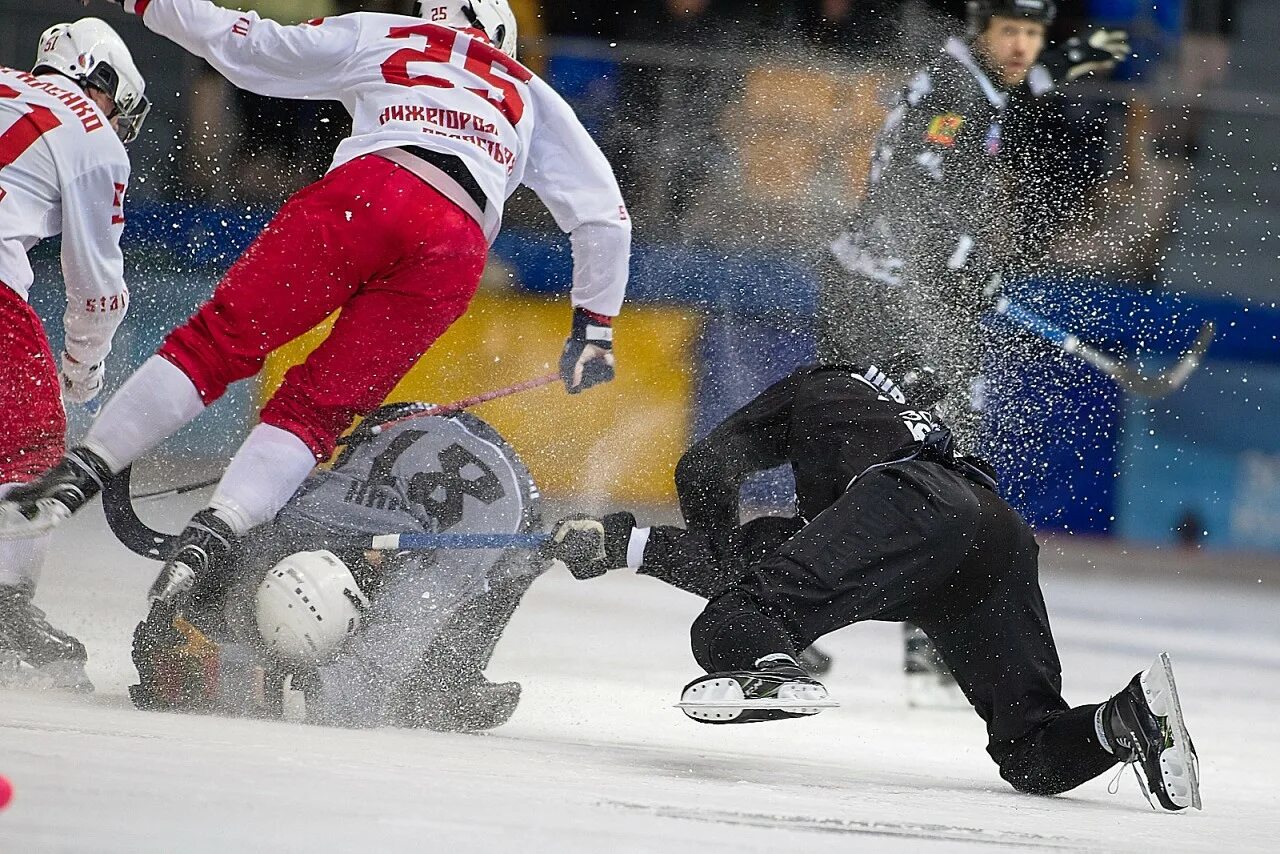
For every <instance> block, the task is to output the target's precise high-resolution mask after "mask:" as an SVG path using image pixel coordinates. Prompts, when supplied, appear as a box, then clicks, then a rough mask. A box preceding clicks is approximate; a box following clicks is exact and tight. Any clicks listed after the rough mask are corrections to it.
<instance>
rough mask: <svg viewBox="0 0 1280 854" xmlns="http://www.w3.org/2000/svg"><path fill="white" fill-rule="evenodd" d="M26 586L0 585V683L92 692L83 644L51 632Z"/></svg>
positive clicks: (65, 634) (69, 636) (29, 588)
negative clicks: (85, 668) (85, 669)
mask: <svg viewBox="0 0 1280 854" xmlns="http://www.w3.org/2000/svg"><path fill="white" fill-rule="evenodd" d="M31 596H32V591H31V587H30V586H29V585H26V584H19V585H10V584H0V684H4V685H8V686H11V687H23V688H62V689H70V690H73V691H92V690H93V683H92V682H90V681H89V677H88V676H86V675H85V672H84V665H85V661H87V660H88V655H87V654H86V653H85V649H84V644H82V643H80V641H78V640H76V639H75V638H74V637H72V636H71V635H69V634H67V633H66V632H64V631H60V630H58V629H55V628H54V627H53V626H51V625H49V621H48V620H47V619H45V614H44V611H41V610H40V609H39V608H37V607H36V606H35V605H34V604H32V602H31Z"/></svg>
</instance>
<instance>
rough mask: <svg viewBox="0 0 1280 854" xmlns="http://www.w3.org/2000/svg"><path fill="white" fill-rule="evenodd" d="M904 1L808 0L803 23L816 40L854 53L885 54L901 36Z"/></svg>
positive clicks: (807, 33) (864, 54)
mask: <svg viewBox="0 0 1280 854" xmlns="http://www.w3.org/2000/svg"><path fill="white" fill-rule="evenodd" d="M902 5H903V4H902V0H807V2H805V3H804V4H803V5H802V6H801V26H802V27H803V28H804V31H805V34H806V35H807V37H808V38H809V39H810V40H812V41H813V42H815V43H817V44H820V45H823V46H826V47H830V48H834V49H836V50H839V51H842V52H845V53H849V54H851V55H853V56H858V57H866V56H884V55H888V53H889V52H890V51H891V50H892V48H893V45H895V44H896V43H897V42H898V40H899V37H900V33H901V26H902V22H901V17H902Z"/></svg>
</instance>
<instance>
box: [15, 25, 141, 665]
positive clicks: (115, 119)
mask: <svg viewBox="0 0 1280 854" xmlns="http://www.w3.org/2000/svg"><path fill="white" fill-rule="evenodd" d="M143 89H144V83H143V80H142V77H141V75H139V74H138V70H137V68H136V67H135V66H134V64H133V59H132V58H131V57H130V55H129V49H128V48H127V47H125V44H124V42H123V41H121V40H120V37H119V36H118V35H116V33H115V32H114V31H113V30H112V29H111V27H109V26H107V25H106V24H105V23H103V22H102V21H100V20H98V19H97V18H85V19H82V20H79V21H76V22H74V23H69V24H58V25H57V26H55V27H51V28H50V29H49V30H47V31H46V32H45V33H44V34H43V35H42V36H41V37H40V42H39V45H38V47H37V54H36V64H35V66H34V68H33V69H32V71H31V72H26V71H18V70H15V69H12V68H4V67H0V494H3V493H5V492H8V491H10V490H12V489H13V488H15V487H16V486H17V485H19V484H23V483H26V482H28V481H30V480H32V479H33V478H35V477H37V476H38V475H39V474H40V473H41V472H43V471H45V470H46V469H48V468H49V467H50V466H52V465H54V464H55V463H57V461H58V460H59V458H61V456H62V454H63V452H64V450H65V448H66V445H65V442H66V436H65V434H66V426H67V424H66V414H65V412H64V411H63V408H62V407H63V404H62V401H63V399H65V400H67V401H70V402H72V403H86V402H88V401H90V400H92V399H93V398H94V397H95V396H96V395H97V394H98V392H99V391H100V390H101V388H102V375H103V363H104V360H105V359H106V357H107V354H108V353H109V352H110V351H111V339H112V336H113V335H114V334H115V330H116V327H117V326H119V324H120V321H121V320H122V319H123V318H124V314H125V309H126V307H127V306H128V303H129V292H128V289H127V288H126V287H125V283H124V262H123V259H122V257H121V254H120V234H121V232H122V231H123V230H124V208H123V203H124V193H125V188H126V187H127V186H128V183H129V158H128V155H127V154H126V153H125V148H124V143H126V142H130V141H132V140H133V139H134V138H135V137H136V136H137V135H138V130H139V128H140V127H141V125H142V121H143V119H144V118H145V117H146V114H147V109H148V103H147V99H146V97H145V95H144V94H143ZM58 233H61V234H62V275H63V279H64V281H65V284H66V291H67V309H66V314H65V321H64V323H65V328H66V336H65V340H64V341H63V346H62V356H61V377H59V368H58V364H59V363H58V361H57V360H55V358H54V355H53V351H52V350H51V348H50V346H49V342H48V339H47V338H46V337H45V333H44V327H43V326H42V324H41V322H40V319H39V318H38V317H37V316H36V314H35V312H34V311H33V310H32V309H31V306H30V305H28V303H27V294H28V291H29V290H30V288H31V285H32V281H33V278H34V277H33V274H32V270H31V265H30V263H29V262H28V260H27V252H28V250H30V249H31V248H32V247H33V246H35V245H36V244H37V243H39V242H40V241H41V240H44V239H45V238H48V237H53V236H54V235H56V234H58ZM59 390H61V394H59ZM48 545H49V537H48V535H47V534H44V533H38V532H36V533H33V534H32V535H30V536H23V537H19V538H17V539H9V540H3V541H0V681H7V682H12V681H15V680H18V681H22V682H23V683H30V682H33V681H34V682H35V683H36V684H41V685H69V686H72V687H78V688H86V689H87V688H91V687H92V686H91V685H90V684H89V682H88V680H87V679H86V678H85V675H84V661H85V650H84V647H83V646H82V645H81V643H80V642H79V641H78V640H76V639H75V638H74V637H72V636H70V635H68V634H67V633H65V632H62V631H59V630H57V629H55V628H53V627H52V626H50V625H49V624H48V622H47V621H46V620H45V618H44V614H43V613H42V612H41V611H40V610H39V609H37V608H36V607H35V606H34V605H32V603H31V598H32V596H33V594H34V592H35V587H36V581H37V579H38V577H39V573H40V569H41V566H42V564H43V563H44V558H45V552H46V551H47V549H48Z"/></svg>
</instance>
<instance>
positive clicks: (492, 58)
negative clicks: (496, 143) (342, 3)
mask: <svg viewBox="0 0 1280 854" xmlns="http://www.w3.org/2000/svg"><path fill="white" fill-rule="evenodd" d="M415 36H421V37H423V38H425V39H426V41H427V48H426V50H419V49H418V48H413V47H406V48H402V49H400V50H398V51H396V52H395V53H393V54H391V56H389V57H387V59H386V60H385V61H384V62H383V63H382V78H383V79H384V80H386V81H387V82H388V83H394V84H395V85H397V86H434V87H436V88H438V89H452V88H454V86H455V84H454V83H453V81H451V80H446V79H445V78H443V77H436V76H433V75H431V74H425V73H424V74H416V75H415V74H410V73H409V65H410V63H446V64H448V63H451V62H452V61H453V49H454V46H455V45H456V44H457V41H458V39H459V38H465V39H466V40H467V52H466V59H465V60H464V62H463V66H462V67H463V68H465V69H466V70H467V71H469V72H471V73H472V74H474V75H476V76H477V77H479V78H480V79H481V80H483V81H484V82H485V83H487V84H489V85H488V87H487V88H480V87H471V86H467V87H465V88H466V90H467V91H468V92H471V93H473V94H475V95H478V96H479V97H481V98H484V99H485V100H486V101H488V102H489V103H490V104H493V105H494V106H495V107H497V108H498V109H499V110H501V111H502V114H503V115H504V116H506V118H507V121H509V122H511V124H512V125H513V126H514V125H515V124H517V123H518V122H519V121H520V117H521V116H523V115H524V99H523V98H521V97H520V90H519V88H518V87H517V86H516V83H528V82H529V80H531V79H532V78H533V72H531V71H529V69H527V68H525V67H524V66H523V65H521V64H520V63H518V62H516V61H515V60H514V59H512V58H511V57H509V56H507V55H506V54H505V53H503V52H502V51H500V50H498V49H497V48H495V47H493V46H492V45H489V44H486V43H485V42H483V41H481V40H480V39H478V38H474V37H471V36H468V35H465V34H464V33H460V32H458V31H457V30H451V29H448V28H446V27H439V26H436V25H434V24H419V25H417V26H412V27H392V28H391V31H390V32H389V33H387V38H392V39H408V38H413V37H415Z"/></svg>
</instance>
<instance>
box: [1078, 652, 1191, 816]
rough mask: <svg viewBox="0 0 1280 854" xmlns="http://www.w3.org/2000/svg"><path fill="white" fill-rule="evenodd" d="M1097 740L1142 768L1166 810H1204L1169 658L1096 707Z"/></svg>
mask: <svg viewBox="0 0 1280 854" xmlns="http://www.w3.org/2000/svg"><path fill="white" fill-rule="evenodd" d="M1094 726H1095V728H1096V729H1097V732H1098V737H1099V739H1100V740H1102V741H1103V742H1104V743H1105V744H1109V745H1111V747H1112V753H1114V754H1115V755H1116V757H1117V758H1119V759H1120V761H1122V762H1124V763H1126V764H1132V765H1134V767H1135V769H1136V768H1139V767H1140V768H1141V769H1142V774H1143V776H1145V777H1146V785H1147V788H1148V789H1149V790H1150V791H1151V794H1153V795H1155V796H1156V799H1157V800H1158V801H1159V802H1160V806H1162V807H1164V808H1165V809H1167V810H1181V809H1186V808H1187V807H1195V808H1196V809H1200V808H1201V806H1200V760H1199V758H1198V757H1197V756H1196V748H1195V745H1194V744H1192V743H1191V736H1190V734H1189V733H1188V732H1187V724H1186V721H1185V720H1184V719H1183V717H1182V704H1181V703H1180V702H1179V701H1178V688H1177V686H1176V685H1175V684H1174V681H1173V664H1172V662H1170V661H1169V655H1168V654H1167V653H1163V652H1162V653H1160V656H1159V657H1158V658H1157V659H1156V660H1155V662H1154V663H1153V664H1152V665H1151V666H1150V667H1149V668H1147V669H1146V670H1144V671H1143V672H1141V673H1139V674H1138V675H1136V676H1134V677H1133V679H1132V681H1130V682H1129V685H1128V687H1126V688H1125V689H1124V690H1123V691H1121V692H1120V693H1119V694H1116V695H1115V696H1114V697H1112V698H1111V699H1110V700H1108V701H1107V702H1106V703H1104V704H1103V705H1102V706H1100V707H1099V708H1098V713H1097V716H1096V717H1095V718H1094Z"/></svg>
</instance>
